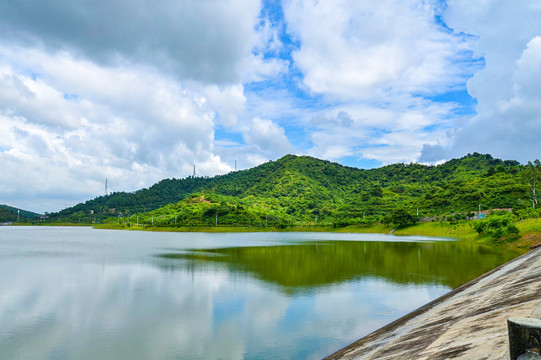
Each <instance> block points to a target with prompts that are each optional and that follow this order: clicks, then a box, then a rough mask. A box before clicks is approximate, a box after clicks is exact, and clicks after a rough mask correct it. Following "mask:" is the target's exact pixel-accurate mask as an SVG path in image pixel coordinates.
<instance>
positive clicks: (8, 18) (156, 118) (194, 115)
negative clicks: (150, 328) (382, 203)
mask: <svg viewBox="0 0 541 360" xmlns="http://www.w3.org/2000/svg"><path fill="white" fill-rule="evenodd" d="M539 18H541V3H540V2H539V0H521V1H518V2H517V1H512V2H511V1H496V0H488V1H483V2H474V3H472V2H470V1H466V0H448V1H440V0H406V1H403V0H402V1H399V0H382V1H378V2H373V1H369V0H361V1H359V0H341V1H321V0H320V1H316V0H284V1H278V0H274V1H259V0H225V1H222V0H220V1H218V0H209V1H205V2H199V1H191V0H182V1H173V0H165V1H162V2H160V4H159V5H157V4H155V3H151V2H150V1H148V0H138V1H135V2H133V3H130V4H127V3H125V2H104V3H97V4H96V3H95V2H92V1H90V0H77V1H65V0H56V1H49V2H39V3H35V2H31V1H29V0H20V1H15V0H8V1H4V2H2V3H1V4H0V37H1V39H0V40H1V41H0V133H1V134H2V136H1V137H0V162H1V163H2V164H3V171H2V172H1V173H0V203H7V204H10V205H14V206H18V207H22V208H26V209H29V210H34V211H41V212H43V211H56V210H59V209H62V208H64V207H67V206H71V205H74V204H76V203H78V202H80V201H85V200H87V199H89V198H93V197H95V196H98V195H101V194H102V193H103V192H104V182H105V178H107V179H108V180H109V189H110V190H112V191H133V190H136V189H139V188H142V187H148V186H150V185H152V184H153V183H155V182H156V181H159V180H160V179H163V178H168V177H176V178H182V177H185V176H187V175H190V174H191V173H192V171H193V165H194V164H196V167H197V173H198V175H209V176H212V175H215V174H222V173H225V172H228V171H231V170H233V168H234V164H235V161H237V164H238V168H239V169H246V168H250V167H253V166H256V165H258V164H261V163H263V162H266V161H268V160H275V159H277V158H280V157H281V156H283V155H285V154H288V153H293V154H299V155H310V156H315V157H318V158H323V159H327V160H331V161H336V162H339V163H341V164H344V165H349V166H356V167H361V168H373V167H378V166H381V165H385V164H390V163H396V162H405V163H410V162H420V163H427V164H436V163H439V162H442V161H445V160H448V159H451V158H453V157H460V156H463V155H465V154H467V153H471V152H474V151H477V152H482V153H491V154H492V155H493V156H496V157H500V158H504V159H516V160H519V161H522V162H526V161H528V160H534V159H536V158H539V157H541V156H539V153H540V150H541V144H540V142H539V141H538V135H537V134H539V133H541V101H540V100H541V98H540V97H541V95H540V94H541V69H540V66H539V64H541V24H540V22H539V21H538V19H539Z"/></svg>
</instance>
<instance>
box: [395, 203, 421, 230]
mask: <svg viewBox="0 0 541 360" xmlns="http://www.w3.org/2000/svg"><path fill="white" fill-rule="evenodd" d="M417 220H418V219H417V216H415V215H413V214H411V213H410V212H408V210H406V209H405V208H402V207H400V208H396V209H393V211H391V215H390V217H389V218H388V221H389V223H391V224H395V225H397V226H408V225H413V224H415V223H416V222H417Z"/></svg>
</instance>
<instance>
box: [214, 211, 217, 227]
mask: <svg viewBox="0 0 541 360" xmlns="http://www.w3.org/2000/svg"><path fill="white" fill-rule="evenodd" d="M214 225H215V226H218V214H216V222H215V223H214Z"/></svg>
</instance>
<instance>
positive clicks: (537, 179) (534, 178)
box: [522, 159, 541, 209]
mask: <svg viewBox="0 0 541 360" xmlns="http://www.w3.org/2000/svg"><path fill="white" fill-rule="evenodd" d="M522 177H523V179H524V180H525V181H526V183H527V184H528V195H529V198H530V201H531V202H532V207H533V208H534V209H535V206H536V205H537V204H538V202H539V192H538V191H537V190H538V187H539V186H540V184H541V162H540V161H539V160H538V159H536V160H535V161H534V162H533V164H532V162H531V161H528V165H527V166H526V170H524V171H523V172H522Z"/></svg>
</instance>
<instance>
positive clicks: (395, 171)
mask: <svg viewBox="0 0 541 360" xmlns="http://www.w3.org/2000/svg"><path fill="white" fill-rule="evenodd" d="M527 169H528V167H527V166H524V165H520V163H518V162H517V161H510V160H507V161H502V160H499V159H494V158H493V157H492V156H490V155H482V154H478V153H474V154H469V155H467V156H465V157H463V158H460V159H453V160H450V161H448V162H446V163H444V164H442V165H438V166H426V165H420V164H409V165H406V164H393V165H388V166H383V167H381V168H377V169H371V170H363V169H358V168H352V167H347V166H342V165H340V164H337V163H332V162H329V161H325V160H319V159H315V158H312V157H308V156H293V155H287V156H284V157H283V158H281V159H279V160H277V161H270V162H267V163H265V164H262V165H260V166H257V167H254V168H252V169H249V170H244V171H236V172H231V173H229V174H226V175H221V176H215V177H212V178H209V177H188V178H185V179H174V178H173V179H165V180H162V181H160V182H158V183H156V184H155V185H153V186H152V187H150V188H148V189H141V190H138V191H136V192H133V193H124V192H119V193H114V194H111V195H108V196H100V197H97V198H95V199H93V200H89V201H87V202H85V203H81V204H78V205H76V206H74V207H71V208H67V209H64V210H62V211H60V212H58V213H53V214H51V217H52V219H53V220H54V221H79V220H81V221H91V220H94V219H96V221H105V220H106V219H107V218H110V217H118V216H120V215H121V214H122V216H124V215H126V214H130V215H135V214H136V213H137V214H139V216H140V220H141V221H143V219H144V221H145V222H146V221H148V220H149V219H150V221H156V222H159V221H161V222H162V223H163V224H166V223H167V224H174V222H173V221H174V219H175V217H176V223H177V225H178V224H190V225H210V224H214V223H215V222H216V215H218V218H219V221H220V223H227V224H261V223H263V222H268V221H269V217H270V218H271V220H272V221H273V223H279V224H302V223H306V222H311V221H312V222H315V217H316V216H317V217H318V221H319V222H320V223H333V224H335V225H347V224H353V223H362V221H363V215H364V221H365V222H366V221H369V222H373V221H375V220H377V219H380V218H381V217H382V216H384V215H385V214H388V213H389V212H390V211H391V210H393V209H395V208H398V207H400V208H405V209H409V211H416V209H417V208H418V209H419V212H420V215H421V216H435V215H443V214H450V213H469V212H472V211H475V210H477V209H478V206H479V204H482V208H483V209H490V208H514V209H516V210H524V211H526V210H527V209H528V208H530V207H531V202H530V198H529V194H528V191H529V188H528V184H527V181H526V180H525V177H524V176H523V173H524V172H525V171H527ZM143 213H144V214H143ZM153 218H154V219H153ZM130 220H132V221H133V219H130Z"/></svg>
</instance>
